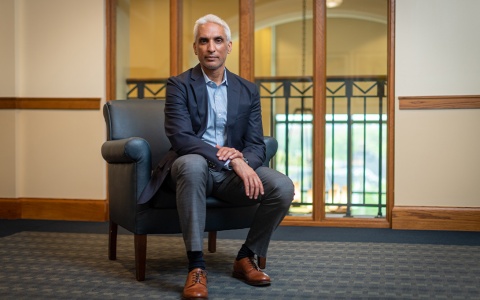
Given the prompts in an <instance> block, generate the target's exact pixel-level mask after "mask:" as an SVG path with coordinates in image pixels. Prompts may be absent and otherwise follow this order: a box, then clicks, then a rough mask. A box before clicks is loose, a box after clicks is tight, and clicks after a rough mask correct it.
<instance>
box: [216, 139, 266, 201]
mask: <svg viewBox="0 0 480 300" xmlns="http://www.w3.org/2000/svg"><path fill="white" fill-rule="evenodd" d="M216 147H217V148H218V152H217V157H218V159H219V160H222V161H227V160H230V166H231V167H232V169H233V171H234V172H235V173H237V175H238V176H239V177H240V178H241V179H242V180H243V184H244V185H245V194H246V195H247V197H249V198H250V199H258V196H259V195H263V193H264V190H263V184H262V181H261V180H260V177H258V175H257V173H255V170H253V169H252V168H251V167H250V166H249V165H248V164H247V163H246V162H245V161H244V160H243V153H242V152H240V151H237V150H236V149H234V148H229V147H220V146H218V145H217V146H216Z"/></svg>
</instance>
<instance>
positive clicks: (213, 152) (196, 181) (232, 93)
mask: <svg viewBox="0 0 480 300" xmlns="http://www.w3.org/2000/svg"><path fill="white" fill-rule="evenodd" d="M194 36H195V42H194V43H193V50H194V52H195V54H196V55H197V57H198V60H199V62H200V63H199V64H198V65H197V66H196V67H194V68H192V69H190V70H188V71H186V72H184V73H183V74H180V75H179V76H176V77H171V78H169V80H168V83H167V92H166V94H167V95H166V103H165V132H166V134H167V136H168V138H169V140H170V142H171V144H172V150H171V151H170V152H169V153H168V154H167V155H166V158H165V159H164V160H163V161H162V162H161V163H160V165H159V168H157V171H156V172H155V173H154V175H153V178H154V179H153V181H156V186H158V185H159V184H161V183H162V182H163V181H164V179H166V180H167V182H169V184H171V185H172V187H174V188H175V189H176V200H177V209H178V213H179V217H180V225H181V228H182V232H183V239H184V242H185V247H186V250H187V257H188V262H189V265H188V270H189V273H188V277H187V280H186V282H185V287H184V290H183V298H186V299H200V298H202V299H203V298H208V290H207V273H206V271H205V269H206V264H205V261H204V259H203V233H204V228H205V215H206V197H207V196H210V195H212V196H214V197H216V198H218V199H219V200H222V201H226V202H233V203H244V202H246V201H250V202H259V203H260V206H259V208H258V209H257V212H256V215H255V218H254V221H253V224H252V225H251V228H250V231H249V233H248V236H247V239H246V241H245V243H244V244H243V245H242V247H241V249H240V251H239V252H238V255H237V258H236V259H235V262H234V266H233V273H232V275H233V277H235V278H239V279H241V280H243V281H245V282H246V283H247V284H250V285H254V286H263V285H269V284H270V277H269V276H268V275H267V274H265V273H264V272H263V271H262V270H260V269H259V268H258V266H257V264H256V262H255V260H254V256H255V255H257V256H259V257H266V253H267V248H268V245H269V242H270V238H271V236H272V234H273V231H274V230H275V229H276V228H277V226H278V225H279V224H280V222H281V221H282V220H283V218H284V217H285V215H286V213H287V212H288V209H289V207H290V204H291V202H292V200H293V193H294V187H293V184H292V181H291V180H290V179H289V178H288V177H287V176H285V175H283V174H281V173H279V172H277V171H275V170H273V169H270V168H267V167H264V166H262V163H263V161H264V159H265V144H264V142H263V129H262V117H261V108H260V97H259V93H258V89H257V87H256V86H255V84H253V83H251V82H249V81H246V80H244V79H242V78H240V77H239V76H237V75H235V74H233V73H231V72H229V71H228V70H227V69H226V68H225V60H226V58H227V55H228V54H229V53H230V52H231V50H232V41H231V33H230V29H229V27H228V25H227V24H226V23H225V22H224V21H223V20H222V19H220V18H219V17H217V16H214V15H206V16H204V17H202V18H200V19H198V20H197V22H196V23H195V27H194ZM156 189H158V188H156ZM147 190H148V189H147ZM153 191H155V189H154V190H153ZM147 194H148V192H147ZM149 194H152V192H150V193H149ZM142 196H143V195H142ZM147 198H148V197H147Z"/></svg>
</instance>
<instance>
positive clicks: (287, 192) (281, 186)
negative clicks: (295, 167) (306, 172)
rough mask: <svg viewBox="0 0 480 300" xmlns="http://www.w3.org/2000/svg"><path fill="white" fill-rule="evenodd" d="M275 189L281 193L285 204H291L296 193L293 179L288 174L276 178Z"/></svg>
mask: <svg viewBox="0 0 480 300" xmlns="http://www.w3.org/2000/svg"><path fill="white" fill-rule="evenodd" d="M275 189H276V192H277V193H278V194H279V195H280V197H281V199H282V202H283V203H284V205H286V206H290V204H291V203H292V201H293V197H294V194H295V186H294V185H293V182H292V180H291V179H290V178H289V177H288V176H286V175H284V176H282V177H281V178H279V179H278V180H276V184H275Z"/></svg>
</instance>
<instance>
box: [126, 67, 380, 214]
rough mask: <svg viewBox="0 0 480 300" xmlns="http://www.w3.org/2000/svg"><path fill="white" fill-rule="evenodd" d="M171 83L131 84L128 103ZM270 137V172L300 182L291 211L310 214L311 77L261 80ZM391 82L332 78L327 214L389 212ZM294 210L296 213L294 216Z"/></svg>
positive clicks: (156, 94)
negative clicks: (274, 145)
mask: <svg viewBox="0 0 480 300" xmlns="http://www.w3.org/2000/svg"><path fill="white" fill-rule="evenodd" d="M166 81H167V80H166V79H128V80H127V86H128V92H127V98H128V99H165V87H166ZM255 83H256V84H257V86H258V87H259V91H260V98H261V101H262V111H263V118H264V130H265V134H266V135H272V136H274V137H276V138H277V140H278V142H279V150H278V152H277V155H276V156H275V159H274V161H273V162H272V167H273V168H275V169H277V170H279V171H281V172H283V173H285V174H286V175H288V176H289V177H290V178H291V179H292V180H293V181H294V183H295V186H296V198H295V200H294V208H292V211H293V213H292V212H291V214H295V213H302V214H309V213H311V209H312V202H313V200H312V189H313V185H314V183H313V180H312V174H313V172H312V171H313V170H312V166H313V141H312V140H313V118H314V115H313V101H314V98H313V78H312V77H258V78H256V79H255ZM386 84H387V81H386V76H355V77H351V76H350V77H347V76H334V77H328V78H327V85H326V94H327V97H326V102H327V103H326V107H327V111H326V116H325V123H326V128H325V134H326V136H325V141H326V145H325V147H326V148H325V150H326V151H325V152H326V160H325V170H326V171H325V190H326V191H325V208H326V211H327V213H328V212H329V213H331V214H336V215H341V216H345V217H353V216H374V217H382V216H384V215H385V209H386V193H385V191H386V180H385V174H386V172H385V168H386V132H387V127H386V120H387V115H386V90H387V89H386ZM295 207H296V208H297V209H296V210H295Z"/></svg>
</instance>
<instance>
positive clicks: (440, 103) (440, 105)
mask: <svg viewBox="0 0 480 300" xmlns="http://www.w3.org/2000/svg"><path fill="white" fill-rule="evenodd" d="M398 102H399V109H479V108H480V95H468V96H410V97H398Z"/></svg>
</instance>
